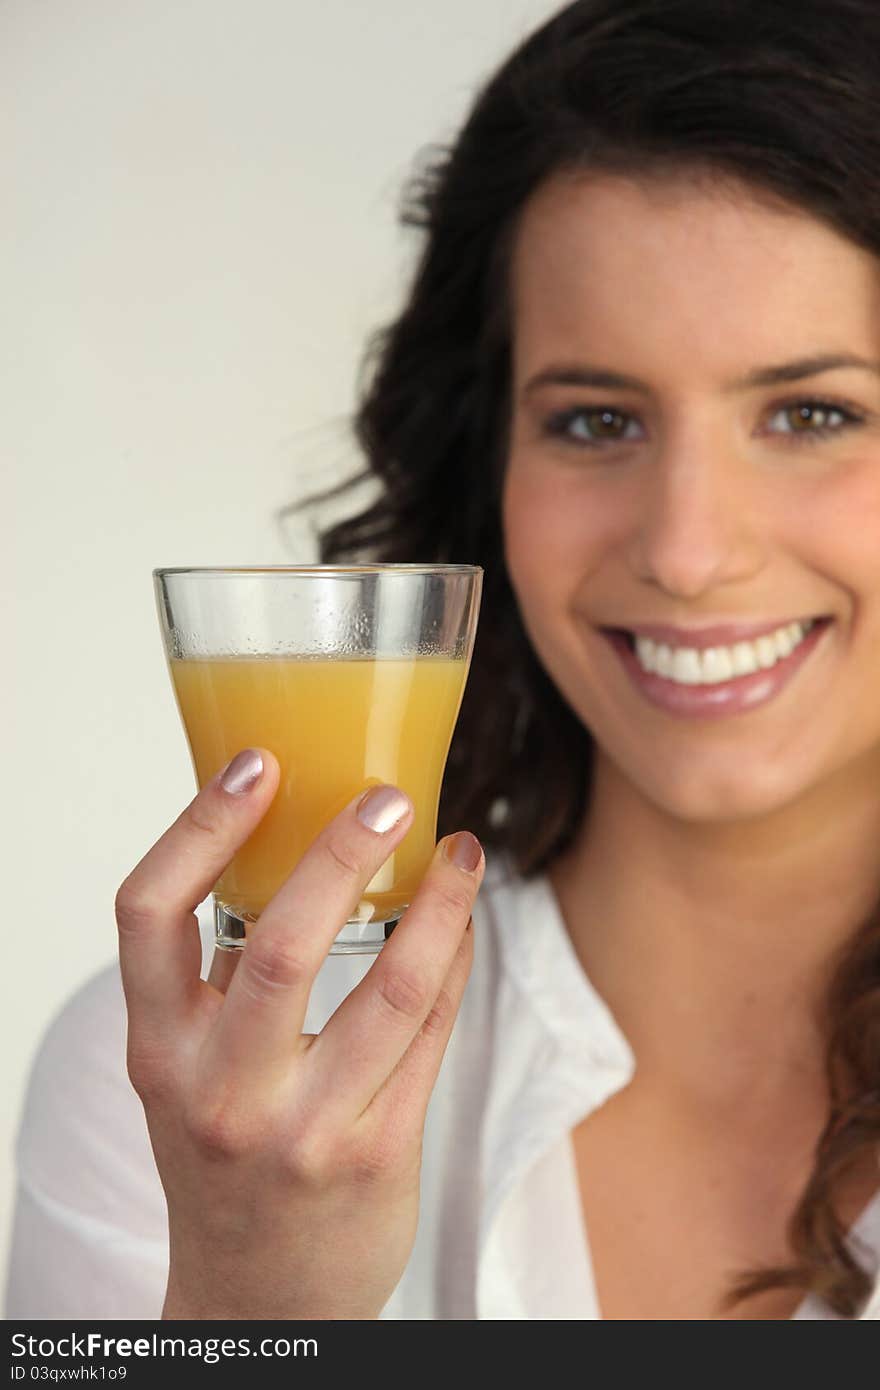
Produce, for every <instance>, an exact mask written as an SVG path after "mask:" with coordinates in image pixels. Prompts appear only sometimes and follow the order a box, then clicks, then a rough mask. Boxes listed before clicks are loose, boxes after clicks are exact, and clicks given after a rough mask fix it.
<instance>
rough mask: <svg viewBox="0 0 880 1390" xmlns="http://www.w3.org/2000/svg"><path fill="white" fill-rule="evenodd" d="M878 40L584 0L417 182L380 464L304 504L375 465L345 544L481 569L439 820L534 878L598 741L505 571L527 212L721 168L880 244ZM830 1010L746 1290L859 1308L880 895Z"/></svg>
mask: <svg viewBox="0 0 880 1390" xmlns="http://www.w3.org/2000/svg"><path fill="white" fill-rule="evenodd" d="M878 54H880V3H878V0H798V3H797V4H792V0H579V2H578V3H576V4H572V5H569V6H568V7H567V8H566V9H565V10H563V11H561V12H560V13H559V14H558V15H556V16H555V17H554V18H553V19H552V20H550V22H548V23H547V24H545V25H544V26H543V27H542V28H541V29H539V30H538V31H537V32H536V33H535V34H533V35H532V37H530V38H529V39H528V40H527V41H526V42H525V43H524V44H523V45H522V46H521V47H519V48H518V49H517V50H516V51H515V52H514V53H513V55H512V56H511V57H510V58H509V59H508V61H507V62H506V63H505V64H504V66H503V67H502V68H501V69H500V70H499V71H498V72H497V74H496V75H495V76H494V77H493V78H492V79H491V81H490V82H489V83H488V84H487V85H486V86H485V88H484V89H483V90H482V92H481V93H480V94H479V96H478V98H477V100H476V102H475V104H474V106H473V108H472V110H471V113H470V115H469V117H468V119H467V121H466V123H465V125H464V127H463V129H462V130H461V132H460V134H459V135H458V138H457V139H456V140H455V142H454V144H453V145H452V147H451V148H449V149H439V150H437V149H435V150H433V151H432V152H430V157H429V159H428V161H427V163H426V164H425V165H424V166H423V168H422V169H421V172H419V173H417V175H416V176H415V178H414V179H413V182H412V184H411V187H410V189H409V190H408V197H407V200H406V203H405V207H404V212H403V219H404V221H405V222H406V223H407V224H409V225H411V226H415V227H418V228H420V229H421V230H422V232H423V233H424V245H423V247H422V253H421V259H420V261H419V263H418V266H417V270H416V273H415V276H414V280H413V283H412V286H411V291H410V294H409V296H408V300H407V302H406V305H405V307H404V309H403V311H402V313H401V314H400V315H399V317H398V318H397V320H396V321H395V322H394V323H392V324H391V325H390V326H389V327H388V328H386V329H385V330H384V331H382V332H381V333H380V334H379V335H378V336H377V337H376V339H375V340H374V342H373V344H372V345H371V350H370V352H369V354H368V357H367V359H366V366H367V369H368V375H367V379H366V384H365V386H364V389H363V393H362V400H361V403H360V408H359V411H358V414H357V416H356V421H355V425H356V436H357V440H358V442H359V444H360V446H361V447H362V449H363V452H364V454H365V456H366V462H367V466H366V468H365V469H364V470H363V471H362V472H361V473H358V474H357V475H356V476H355V477H354V478H352V479H350V480H349V481H348V482H347V483H346V484H343V485H342V489H340V488H335V489H332V490H328V491H327V492H325V493H323V494H320V495H319V497H318V498H315V497H312V498H309V499H306V501H305V502H304V503H300V504H299V505H298V507H295V508H293V509H290V510H298V509H300V508H302V507H303V506H311V505H313V504H314V503H315V502H316V501H318V500H324V499H327V498H330V497H333V496H336V495H337V494H339V493H340V491H341V490H344V489H345V488H347V487H352V486H354V485H356V484H358V483H360V482H361V481H362V480H364V479H365V478H372V479H374V480H377V481H378V482H379V484H380V485H381V493H380V495H379V496H378V499H377V500H375V501H374V502H373V503H372V504H371V505H369V506H367V507H366V508H365V509H364V510H362V511H361V512H359V513H358V514H357V515H355V516H352V517H349V518H347V519H346V520H344V521H341V522H338V523H337V524H335V525H333V526H330V527H329V528H328V529H326V530H325V531H324V532H323V534H322V535H321V538H320V558H321V560H322V561H323V562H332V561H342V560H367V559H373V560H385V561H417V562H429V561H447V562H462V563H475V564H480V565H482V566H483V568H484V570H485V582H484V595H483V606H482V617H481V622H480V628H479V633H478V637H477V642H476V648H475V651H474V657H473V662H472V667H471V674H470V678H469V681H468V686H467V691H466V694H465V698H464V702H463V705H462V709H461V713H460V717H459V723H458V726H457V730H456V735H455V738H454V741H453V746H452V749H451V752H450V757H449V762H448V766H447V773H446V778H445V781H444V786H443V795H442V799H441V805H440V821H439V831H440V833H441V834H446V833H448V832H450V831H452V830H454V829H457V828H459V827H461V826H462V825H467V826H470V827H471V828H472V829H473V830H474V831H476V833H477V834H478V835H479V836H480V838H481V839H482V840H483V842H484V844H486V845H487V847H497V848H504V849H506V850H508V851H509V852H510V853H511V855H512V857H513V860H514V862H515V863H516V865H517V867H518V869H519V871H520V873H522V874H523V875H525V876H529V875H533V874H536V873H540V872H542V871H543V870H545V869H546V868H547V866H548V865H549V864H550V862H551V861H552V860H553V859H554V857H555V856H556V855H557V854H559V852H560V851H561V850H562V849H563V848H564V847H565V846H566V845H567V844H568V843H569V842H570V841H571V839H572V837H573V835H574V832H575V831H576V829H577V827H578V825H579V823H580V821H581V818H582V816H583V813H584V810H585V807H586V801H587V796H588V792H589V782H590V770H591V765H592V747H593V742H592V738H591V736H590V733H589V731H588V730H587V729H585V728H584V726H583V725H582V723H581V722H580V720H579V719H578V718H577V717H576V716H575V714H574V713H573V711H572V710H571V709H570V707H569V706H568V705H567V703H566V702H565V701H564V700H563V698H562V697H561V696H560V694H559V692H558V691H557V690H556V688H555V686H554V685H553V683H552V681H551V680H550V679H549V677H548V676H547V674H546V672H545V671H544V669H543V668H542V666H541V665H540V663H539V662H538V660H537V658H536V656H535V654H534V652H533V650H532V648H531V646H530V643H529V641H528V639H527V637H526V635H525V632H524V629H523V625H522V622H521V620H520V616H519V612H518V609H517V604H516V601H515V598H514V594H513V592H512V589H511V586H510V583H509V580H508V576H507V574H506V571H505V565H504V556H503V546H502V534H501V520H500V494H501V483H502V478H503V473H504V464H505V457H506V448H507V424H508V412H509V396H508V392H509V341H510V333H509V320H508V313H507V263H508V255H509V249H510V245H511V240H512V235H513V231H514V229H515V226H516V222H517V218H518V216H519V214H520V213H521V211H522V208H523V205H524V203H525V201H526V200H527V199H528V198H529V196H530V195H531V194H532V193H533V192H534V191H535V190H536V188H537V187H538V185H539V184H541V183H542V182H543V181H544V180H546V179H547V178H548V177H549V176H550V175H551V174H553V173H555V172H557V171H560V170H566V169H575V170H579V169H594V170H603V171H607V172H621V173H631V174H633V175H636V176H647V175H650V174H653V173H663V172H665V171H668V172H675V171H682V172H684V173H688V172H692V173H693V174H694V175H695V176H697V175H699V174H700V173H702V172H706V173H709V174H713V175H723V176H728V177H729V176H732V177H733V179H734V180H735V181H736V183H738V184H740V185H741V184H743V183H745V184H747V185H749V186H750V188H751V190H753V191H755V192H757V193H761V194H765V195H769V196H770V197H771V198H774V199H777V200H778V199H781V200H782V201H783V202H784V203H786V204H788V205H791V206H794V207H796V208H798V209H803V210H806V211H808V212H810V213H811V214H813V215H815V216H817V217H819V218H820V219H822V220H823V221H825V222H826V223H827V224H828V225H830V226H831V227H833V228H834V229H836V230H837V231H839V232H841V233H842V234H843V235H845V236H847V237H848V238H850V239H851V240H852V241H854V242H856V243H858V244H859V245H860V246H862V247H865V248H867V249H869V250H870V251H872V252H873V253H874V254H880V63H878ZM878 541H880V538H878ZM536 773H537V775H536ZM828 1009H829V1023H828V1032H829V1044H828V1078H829V1116H828V1124H827V1127H826V1129H825V1131H824V1133H823V1134H822V1136H821V1139H820V1141H819V1143H818V1147H817V1151H816V1155H815V1166H814V1171H813V1174H812V1177H811V1179H810V1181H809V1183H808V1185H807V1188H806V1190H805V1192H804V1193H803V1195H802V1198H801V1200H800V1202H799V1204H798V1206H797V1208H796V1210H795V1212H794V1214H793V1217H792V1220H791V1224H790V1232H789V1234H790V1243H791V1247H792V1250H793V1254H794V1260H793V1262H792V1264H791V1266H790V1267H787V1268H784V1269H772V1270H761V1271H757V1272H752V1273H750V1274H748V1275H746V1276H744V1277H743V1278H742V1279H740V1280H739V1281H737V1283H736V1286H735V1288H734V1290H733V1291H732V1295H731V1298H732V1299H733V1300H734V1301H735V1300H736V1299H738V1298H742V1297H747V1296H749V1295H752V1294H755V1293H758V1292H760V1291H761V1290H763V1289H769V1288H779V1287H787V1286H792V1287H801V1288H803V1289H804V1290H805V1291H806V1290H812V1291H814V1292H816V1293H818V1294H819V1295H821V1296H822V1297H824V1298H825V1299H826V1300H827V1301H828V1303H829V1304H830V1306H831V1307H832V1308H833V1309H834V1310H835V1311H836V1312H837V1313H838V1314H840V1315H842V1316H845V1317H852V1316H854V1315H856V1314H857V1312H858V1311H859V1309H860V1307H861V1305H862V1304H863V1302H864V1300H865V1298H866V1295H867V1294H868V1292H869V1290H870V1288H871V1278H870V1276H869V1274H868V1273H867V1272H866V1271H865V1270H864V1269H863V1268H862V1267H861V1265H860V1264H859V1263H858V1261H857V1260H856V1258H855V1257H854V1255H853V1253H852V1252H851V1250H850V1249H849V1247H848V1244H847V1241H846V1233H845V1231H844V1229H843V1226H842V1224H841V1221H840V1219H839V1217H838V1215H837V1213H836V1210H835V1192H837V1191H838V1190H839V1187H838V1184H839V1182H840V1180H841V1178H842V1177H844V1176H845V1175H846V1173H847V1172H849V1171H850V1169H851V1168H852V1166H853V1165H854V1164H855V1163H857V1162H858V1161H859V1160H860V1159H861V1160H864V1158H865V1155H866V1152H867V1151H868V1149H869V1148H876V1146H877V1145H878V1141H880V1092H878V1087H880V911H878V914H877V915H875V917H873V918H872V920H870V921H868V922H866V923H864V924H863V925H862V926H861V928H860V930H859V931H858V932H857V933H856V934H855V935H854V937H853V940H852V942H851V944H850V946H849V947H848V949H847V951H846V952H845V953H844V955H843V957H842V958H841V961H840V965H839V969H838V971H837V974H836V977H835V979H834V980H833V982H832V984H831V987H830V991H829V995H828Z"/></svg>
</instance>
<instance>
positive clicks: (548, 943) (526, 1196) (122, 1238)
mask: <svg viewBox="0 0 880 1390" xmlns="http://www.w3.org/2000/svg"><path fill="white" fill-rule="evenodd" d="M199 920H200V926H201V929H202V941H203V957H204V962H203V973H206V971H207V967H208V965H209V962H210V955H211V952H212V945H211V934H212V927H211V921H210V903H206V904H204V905H203V907H202V908H201V909H200V912H199ZM372 960H373V958H372V957H371V956H347V957H346V956H332V957H329V958H328V959H327V961H326V963H325V965H324V966H323V967H322V969H321V972H320V974H319V976H318V979H317V981H316V983H315V986H314V988H313V991H312V997H311V1002H310V1006H309V1013H308V1016H307V1019H306V1029H307V1030H308V1031H309V1032H317V1031H318V1030H319V1029H320V1028H321V1027H322V1026H323V1024H324V1022H325V1021H326V1020H327V1019H328V1018H329V1017H330V1015H331V1014H332V1013H333V1011H334V1009H335V1008H336V1006H337V1004H338V1003H339V1001H340V1000H341V999H342V998H343V997H344V995H345V994H347V993H348V991H349V990H350V989H352V988H353V986H354V985H355V984H356V983H357V982H358V980H359V979H360V978H361V977H362V976H363V974H364V972H365V971H366V970H367V969H369V967H370V965H371V964H372ZM125 1029H126V1023H125V1007H124V1001H123V995H122V987H121V984H120V980H119V972H118V968H117V967H116V966H115V965H114V966H110V967H108V968H107V969H106V970H104V971H102V972H101V973H100V974H99V975H96V976H95V977H94V978H93V979H91V980H90V981H89V982H88V983H87V984H86V985H85V986H84V987H83V988H82V989H80V990H79V991H78V992H77V994H75V995H74V997H73V998H72V999H71V1000H70V1002H69V1003H68V1004H67V1005H66V1007H65V1008H64V1010H63V1011H62V1013H61V1014H60V1015H59V1016H58V1018H57V1019H56V1020H55V1022H54V1023H53V1024H52V1026H51V1028H50V1029H49V1030H48V1032H47V1034H46V1037H45V1038H44V1040H43V1043H42V1046H41V1048H40V1051H39V1053H38V1055H37V1058H36V1061H35V1064H34V1069H33V1073H32V1076H31V1081H30V1086H29V1090H28V1094H27V1098H26V1102H25V1107H24V1113H23V1116H22V1121H21V1126H20V1131H19V1135H18V1142H17V1161H18V1192H17V1203H16V1210H15V1223H14V1232H13V1241H12V1253H11V1260H10V1266H9V1273H8V1284H7V1303H6V1317H7V1318H8V1319H15V1318H18V1319H86V1318H93V1319H94V1318H105V1319H115V1318H132V1319H136V1318H147V1319H153V1318H158V1317H159V1316H160V1315H161V1309H162V1303H163V1299H164V1293H165V1283H166V1277H167V1270H168V1235H167V1220H166V1210H165V1201H164V1195H163V1192H162V1187H161V1184H160V1181H159V1177H158V1174H157V1172H156V1168H155V1166H154V1163H153V1156H152V1151H151V1149H150V1144H149V1139H148V1136H147V1129H146V1123H145V1120H144V1115H143V1110H142V1108H141V1104H140V1101H139V1099H138V1097H137V1096H136V1095H135V1093H134V1091H133V1090H132V1088H131V1085H130V1083H129V1081H128V1077H127V1074H126V1067H125ZM633 1071H634V1059H633V1054H632V1051H631V1049H630V1047H629V1045H628V1043H627V1041H626V1039H625V1038H624V1036H623V1034H622V1033H621V1031H620V1029H619V1027H618V1026H617V1024H616V1022H615V1020H614V1019H613V1017H612V1016H611V1013H610V1012H609V1010H608V1008H607V1007H606V1005H605V1004H604V1003H603V1001H602V1000H601V999H600V997H599V995H598V994H597V993H596V991H595V989H594V988H593V987H592V985H591V984H590V982H589V980H588V979H587V977H586V976H585V974H584V971H583V968H582V967H581V965H580V963H579V962H578V959H577V957H576V955H575V953H574V949H573V947H572V945H571V942H570V941H569V938H568V934H567V932H566V930H565V926H564V923H563V921H562V917H561V914H560V911H559V906H558V903H557V901H556V898H555V896H554V894H553V890H552V888H551V886H550V883H549V881H548V879H547V878H546V877H544V876H541V877H537V878H533V879H529V880H524V879H522V878H520V877H519V876H518V875H517V874H516V872H515V870H514V869H513V866H512V863H511V861H510V859H509V857H508V856H506V855H492V856H490V858H489V862H488V866H487V871H486V877H485V879H484V883H483V887H482V890H481V892H480V895H479V898H478V900H477V904H476V907H475V909H474V964H473V968H472V971H471V977H470V980H469V981H468V986H467V989H466V991H465V997H464V1001H463V1003H462V1006H461V1010H460V1012H459V1017H458V1019H457V1021H456V1024H455V1028H454V1030H453V1034H452V1037H451V1039H450V1042H449V1045H448V1048H447V1051H446V1055H445V1057H444V1060H443V1065H442V1067H441V1071H440V1075H439V1078H438V1080H437V1083H436V1086H435V1088H434V1092H433V1095H432V1097H431V1102H430V1105H429V1108H428V1119H427V1124H426V1128H425V1142H424V1150H423V1166H422V1185H421V1193H422V1196H421V1211H420V1219H419V1226H418V1232H417V1235H416V1241H415V1245H414V1247H413V1251H412V1255H411V1257H410V1260H409V1263H408V1264H407V1266H406V1269H405V1271H404V1273H403V1276H402V1278H401V1280H400V1283H399V1284H398V1286H397V1288H396V1289H395V1291H394V1293H393V1294H392V1296H391V1299H390V1300H389V1302H388V1303H387V1304H386V1306H385V1309H384V1310H383V1313H382V1317H383V1318H393V1319H420V1318H424V1319H468V1320H470V1319H475V1318H476V1319H528V1320H531V1319H592V1318H601V1316H602V1314H601V1311H600V1309H599V1306H598V1302H597V1298H596V1290H595V1285H594V1281H593V1274H592V1268H591V1263H590V1252H589V1244H588V1240H587V1236H586V1232H585V1230H584V1222H583V1216H582V1209H581V1202H580V1195H579V1190H578V1181H577V1173H576V1169H575V1163H574V1153H573V1148H572V1141H571V1131H572V1129H573V1127H574V1126H575V1125H577V1123H578V1122H579V1121H580V1120H582V1119H584V1118H585V1117H586V1116H587V1115H588V1114H590V1112H591V1111H593V1110H595V1109H597V1108H598V1107H599V1106H600V1105H602V1104H603V1102H604V1101H606V1100H607V1099H608V1098H609V1097H610V1096H612V1095H613V1094H614V1093H615V1092H616V1091H618V1090H620V1089H621V1088H622V1087H623V1086H625V1085H626V1084H627V1083H628V1082H629V1080H630V1079H631V1077H632V1075H633ZM850 1239H851V1240H852V1241H853V1242H858V1249H859V1251H860V1253H861V1255H862V1257H863V1258H865V1257H867V1258H870V1260H871V1262H872V1267H873V1268H874V1269H875V1270H876V1271H877V1276H878V1277H877V1278H876V1279H875V1284H874V1290H873V1293H872V1295H871V1297H870V1298H869V1300H868V1303H867V1305H866V1307H865V1309H864V1311H863V1312H862V1314H861V1317H862V1318H872V1319H878V1318H880V1194H878V1196H877V1197H876V1198H875V1199H874V1200H873V1201H872V1202H871V1203H870V1204H869V1206H868V1207H867V1208H866V1209H865V1210H864V1211H863V1212H862V1214H861V1216H860V1218H859V1220H858V1222H857V1223H856V1225H855V1226H854V1227H853V1230H852V1232H851V1233H850ZM794 1317H795V1318H810V1319H816V1318H834V1317H835V1314H834V1313H832V1312H831V1311H830V1309H828V1308H827V1306H825V1305H824V1304H822V1303H821V1302H820V1301H819V1300H818V1299H816V1298H815V1297H812V1296H811V1297H808V1298H806V1299H805V1300H804V1301H803V1302H802V1303H801V1305H800V1306H799V1308H798V1309H797V1311H796V1312H795V1314H794Z"/></svg>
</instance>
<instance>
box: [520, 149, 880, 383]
mask: <svg viewBox="0 0 880 1390" xmlns="http://www.w3.org/2000/svg"><path fill="white" fill-rule="evenodd" d="M511 301H512V310H513V329H514V342H515V345H516V352H517V356H518V358H520V359H522V357H523V356H524V355H525V356H529V357H530V356H531V355H533V353H535V352H538V353H540V352H543V350H544V349H545V348H546V349H548V350H549V349H551V348H552V350H553V352H554V355H558V354H560V353H563V354H564V353H565V352H566V350H568V351H570V352H571V353H572V354H574V353H576V352H578V351H581V352H583V351H584V350H586V349H587V347H589V348H590V350H591V353H592V354H593V356H594V357H595V354H596V353H597V352H598V351H599V349H600V348H601V350H602V356H601V360H602V361H603V362H606V363H608V361H609V359H610V358H611V357H612V356H614V355H617V356H620V355H623V356H625V357H627V358H629V359H631V358H632V357H633V356H634V355H635V354H638V355H639V356H641V357H644V358H650V357H651V356H652V354H653V355H654V356H655V357H656V358H657V364H658V365H659V363H661V362H665V363H667V364H668V365H669V366H670V367H672V366H674V365H675V364H677V363H683V362H688V363H690V364H691V365H692V364H693V363H694V362H699V363H700V364H702V365H703V366H705V368H706V369H707V370H710V369H711V370H713V371H714V369H716V368H717V369H719V370H724V371H731V370H735V369H736V368H738V367H741V366H742V365H743V364H745V365H748V364H750V363H752V362H755V361H759V360H760V361H762V362H763V361H766V362H772V361H776V360H783V359H784V358H785V357H786V356H795V355H798V354H799V353H801V352H804V353H805V352H806V351H808V350H814V349H815V348H816V346H817V344H821V346H822V347H823V348H827V349H832V348H837V349H841V350H843V349H849V350H851V351H852V350H856V349H857V348H861V349H862V350H868V349H873V350H874V351H875V352H876V350H877V346H878V342H880V264H878V261H877V259H876V258H875V257H874V256H872V255H871V254H870V253H869V252H868V251H865V250H863V249H862V248H861V247H859V246H857V245H856V244H855V243H854V242H852V241H850V240H849V239H848V238H846V237H844V236H842V235H841V234H840V233H839V232H837V231H835V230H834V229H833V228H831V227H830V226H828V225H827V224H826V223H824V222H822V221H820V220H819V219H818V218H816V217H813V216H812V215H811V214H810V213H808V212H805V211H802V210H800V209H798V208H794V207H791V206H789V205H786V204H784V203H782V202H781V201H780V200H776V199H774V198H773V197H772V195H769V194H768V195H763V194H762V193H761V192H755V191H754V190H752V189H750V188H749V187H748V186H746V185H743V184H740V183H737V182H735V181H733V180H732V179H722V178H714V179H713V178H707V177H704V178H702V179H700V180H697V179H695V178H691V177H687V176H685V175H678V176H672V177H669V176H651V177H648V178H638V179H636V178H631V177H624V176H618V175H597V174H588V175H584V174H577V175H568V176H561V175H557V176H555V177H554V178H553V179H551V180H549V181H548V182H547V183H546V184H544V185H543V186H542V187H541V188H539V189H538V191H537V192H536V193H535V194H534V195H533V196H532V198H531V199H530V200H529V201H528V203H527V204H526V206H525V208H524V209H523V213H522V215H521V218H520V222H519V226H518V228H517V232H516V236H515V238H514V243H513V254H512V259H511Z"/></svg>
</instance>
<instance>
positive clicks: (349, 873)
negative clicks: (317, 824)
mask: <svg viewBox="0 0 880 1390" xmlns="http://www.w3.org/2000/svg"><path fill="white" fill-rule="evenodd" d="M327 853H328V854H329V856H330V858H331V859H332V861H333V863H334V865H335V866H336V868H337V869H338V871H339V873H340V874H342V875H343V876H344V877H345V878H347V879H348V878H357V877H358V876H359V875H360V874H361V873H363V865H362V864H361V863H360V861H359V859H358V855H357V853H356V851H355V849H354V846H353V845H351V844H349V843H348V842H347V841H346V840H344V839H342V838H341V837H340V836H338V835H332V836H330V837H329V838H328V840H327Z"/></svg>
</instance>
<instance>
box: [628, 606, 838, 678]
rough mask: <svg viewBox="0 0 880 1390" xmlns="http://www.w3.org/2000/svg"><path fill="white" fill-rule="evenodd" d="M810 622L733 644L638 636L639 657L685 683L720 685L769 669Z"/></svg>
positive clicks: (788, 651)
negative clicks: (672, 642)
mask: <svg viewBox="0 0 880 1390" xmlns="http://www.w3.org/2000/svg"><path fill="white" fill-rule="evenodd" d="M814 622H815V620H814V619H812V618H811V619H809V620H808V621H807V622H804V623H800V622H795V623H788V624H787V625H786V626H785V627H781V628H778V629H777V631H776V632H768V633H766V634H764V636H762V637H757V638H756V639H755V640H754V641H753V642H736V643H735V644H734V645H733V646H732V647H707V648H705V649H704V650H702V651H697V649H696V648H695V647H669V646H668V645H667V644H666V643H665V642H654V641H652V639H651V638H650V637H637V638H636V644H635V645H636V657H637V659H638V662H639V665H640V666H641V667H642V669H643V670H645V671H653V672H655V673H656V674H657V675H658V676H665V678H666V679H667V680H673V681H678V682H679V684H681V685H717V684H718V683H719V682H720V681H729V680H731V679H732V678H733V677H734V676H748V675H751V674H752V672H753V671H760V670H764V671H768V670H769V669H770V667H771V666H775V665H776V663H777V661H780V660H781V659H782V658H783V657H786V656H790V655H791V653H792V652H793V651H794V649H795V647H796V646H798V644H799V643H800V642H802V641H803V639H804V638H805V637H806V635H807V633H808V632H809V631H810V628H811V627H813V626H814Z"/></svg>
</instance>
